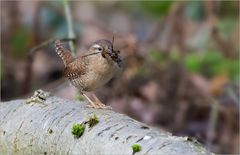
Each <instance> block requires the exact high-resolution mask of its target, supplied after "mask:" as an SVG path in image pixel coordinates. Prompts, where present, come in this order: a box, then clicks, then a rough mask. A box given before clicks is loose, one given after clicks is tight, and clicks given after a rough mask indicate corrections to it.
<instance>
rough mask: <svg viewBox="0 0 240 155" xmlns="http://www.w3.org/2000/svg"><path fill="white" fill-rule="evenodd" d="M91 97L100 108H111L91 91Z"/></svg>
mask: <svg viewBox="0 0 240 155" xmlns="http://www.w3.org/2000/svg"><path fill="white" fill-rule="evenodd" d="M93 98H94V101H95V103H96V104H97V105H98V106H100V107H101V108H102V109H112V107H110V106H106V105H105V104H103V103H102V102H101V101H100V100H99V99H98V98H97V96H96V95H95V94H94V93H93Z"/></svg>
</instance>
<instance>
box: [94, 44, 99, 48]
mask: <svg viewBox="0 0 240 155" xmlns="http://www.w3.org/2000/svg"><path fill="white" fill-rule="evenodd" d="M93 48H101V46H99V45H98V44H94V45H93Z"/></svg>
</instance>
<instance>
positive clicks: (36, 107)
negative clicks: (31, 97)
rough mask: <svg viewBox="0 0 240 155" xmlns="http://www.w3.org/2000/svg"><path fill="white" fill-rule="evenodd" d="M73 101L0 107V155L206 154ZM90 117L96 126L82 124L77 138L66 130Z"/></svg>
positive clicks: (49, 99)
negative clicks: (94, 118)
mask: <svg viewBox="0 0 240 155" xmlns="http://www.w3.org/2000/svg"><path fill="white" fill-rule="evenodd" d="M85 106H86V103H85V102H75V101H68V100H65V99H61V98H58V97H54V96H50V97H47V99H46V100H45V101H44V102H43V103H35V102H33V103H30V104H27V103H26V100H15V101H9V102H1V104H0V154H3V155H6V154H11V155H12V154H24V155H27V154H44V155H47V154H129V155H131V154H133V150H132V147H131V146H132V145H133V144H136V143H137V144H139V145H140V146H141V151H140V152H136V153H134V154H136V155H137V154H164V155H167V154H171V155H172V154H185V155H190V154H191V155H192V154H199V155H201V154H212V153H211V152H209V151H207V150H206V149H205V148H203V147H202V146H201V145H200V144H199V143H197V142H193V141H190V140H189V138H187V137H176V136H172V135H171V134H170V133H167V132H164V131H161V130H158V129H154V128H151V127H149V126H147V125H145V124H142V123H140V122H138V121H136V120H133V119H131V118H129V117H128V116H125V115H123V114H119V113H115V112H114V111H111V110H99V109H98V110H96V109H91V108H85ZM94 114H96V116H97V117H98V118H99V123H98V124H96V125H95V126H94V127H92V128H89V127H88V126H86V129H85V132H84V133H83V135H82V136H81V137H80V138H75V137H74V136H73V135H72V133H71V128H72V126H73V124H75V123H82V122H85V121H87V120H88V119H89V117H91V116H93V115H94Z"/></svg>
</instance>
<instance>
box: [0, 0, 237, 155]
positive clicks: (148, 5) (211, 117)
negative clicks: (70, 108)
mask: <svg viewBox="0 0 240 155" xmlns="http://www.w3.org/2000/svg"><path fill="white" fill-rule="evenodd" d="M66 4H67V3H66V1H38V2H37V1H32V2H31V1H1V61H0V63H1V72H0V75H1V101H7V100H12V99H16V98H26V97H28V96H30V95H31V94H32V92H33V91H34V90H36V89H40V88H41V89H43V90H46V91H50V92H51V93H52V94H54V95H57V96H60V97H64V98H68V99H79V100H81V97H79V95H77V90H76V89H75V88H74V87H72V86H70V85H69V83H68V82H67V80H65V79H64V78H63V77H62V71H63V67H64V66H63V63H62V61H61V60H60V58H59V57H58V56H57V54H56V53H55V51H54V46H53V44H47V45H46V46H42V47H41V48H36V47H38V45H40V44H41V43H43V42H44V41H47V40H49V39H50V40H51V39H52V40H54V38H68V24H67V20H66V13H65V9H64V7H65V5H66ZM69 4H70V7H71V9H70V11H71V15H72V19H73V27H74V33H75V35H76V36H75V37H76V39H75V45H76V46H75V47H76V49H77V55H80V54H81V52H82V51H85V50H87V48H88V46H89V45H90V44H91V43H92V42H94V41H96V40H98V39H109V40H111V39H112V36H113V34H114V36H115V42H114V44H115V45H114V46H115V48H117V49H119V50H120V51H121V55H122V57H123V58H124V66H125V67H124V68H123V70H122V72H121V73H120V74H118V75H117V76H116V77H115V78H114V79H112V80H111V81H110V82H109V83H108V84H107V85H106V86H104V87H103V88H101V89H99V90H97V91H96V94H97V96H98V97H99V98H100V99H101V100H102V101H103V103H105V104H107V105H110V106H112V107H113V110H114V111H117V112H121V113H125V114H127V115H129V116H131V117H133V118H135V119H137V120H139V121H141V122H145V123H147V124H149V125H153V126H156V127H160V128H163V129H165V130H166V131H170V132H172V133H173V134H174V135H184V136H191V137H195V138H196V139H197V140H199V141H200V142H201V143H202V144H203V145H205V146H206V147H207V148H208V149H210V150H211V151H213V152H215V153H222V154H223V153H239V138H240V137H239V88H240V87H239V81H238V80H239V75H240V74H239V49H240V47H239V1H186V2H184V1H182V2H177V1H159V2H157V1H154V2H153V1H152V2H147V1H139V2H127V1H125V2H121V1H109V2H97V1H91V2H90V1H89V2H88V1H74V2H73V1H72V2H69ZM66 43H67V42H66ZM31 50H32V51H34V54H32V55H31V57H30V56H29V53H30V51H31ZM193 140H195V139H193Z"/></svg>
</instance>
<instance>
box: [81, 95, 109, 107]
mask: <svg viewBox="0 0 240 155" xmlns="http://www.w3.org/2000/svg"><path fill="white" fill-rule="evenodd" d="M82 95H83V96H84V97H85V98H86V99H87V100H88V102H89V103H90V104H89V105H87V107H88V108H95V109H112V108H111V107H109V106H106V105H105V104H103V103H102V102H101V101H100V100H99V99H98V98H97V97H96V95H93V98H94V101H92V100H91V99H90V98H89V97H88V96H87V95H86V94H85V93H83V92H82Z"/></svg>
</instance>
